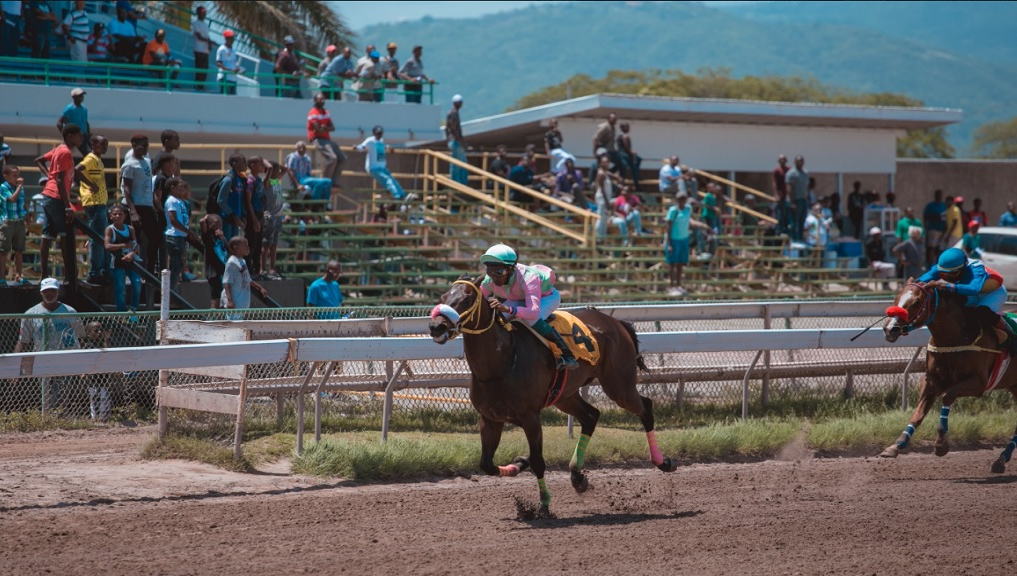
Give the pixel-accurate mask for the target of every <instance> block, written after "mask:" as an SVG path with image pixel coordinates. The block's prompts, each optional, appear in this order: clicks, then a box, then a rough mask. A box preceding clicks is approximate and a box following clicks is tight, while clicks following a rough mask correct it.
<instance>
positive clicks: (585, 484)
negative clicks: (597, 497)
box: [572, 470, 590, 494]
mask: <svg viewBox="0 0 1017 576" xmlns="http://www.w3.org/2000/svg"><path fill="white" fill-rule="evenodd" d="M572 488H574V489H575V491H576V492H578V493H579V494H582V493H583V492H586V491H587V490H589V489H590V481H589V480H588V479H587V478H586V474H583V473H582V472H580V471H578V470H573V471H572Z"/></svg>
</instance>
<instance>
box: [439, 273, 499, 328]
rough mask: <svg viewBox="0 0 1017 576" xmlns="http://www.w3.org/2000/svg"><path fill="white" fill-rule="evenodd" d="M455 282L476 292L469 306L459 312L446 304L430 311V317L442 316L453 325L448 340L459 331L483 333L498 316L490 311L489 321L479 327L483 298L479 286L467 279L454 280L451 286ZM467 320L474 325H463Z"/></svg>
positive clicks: (492, 324)
mask: <svg viewBox="0 0 1017 576" xmlns="http://www.w3.org/2000/svg"><path fill="white" fill-rule="evenodd" d="M456 284H462V285H465V286H469V287H470V289H471V290H473V292H474V293H475V294H476V298H474V300H473V304H471V305H470V307H469V308H467V309H466V310H464V311H463V312H462V313H461V314H460V313H459V312H457V311H456V309H455V308H453V307H451V306H449V305H448V304H438V305H437V306H435V307H434V310H432V311H431V317H432V318H434V317H436V316H444V317H445V318H447V319H448V320H449V321H450V322H452V324H453V327H452V335H451V336H450V337H449V339H450V340H451V339H452V338H455V337H456V336H458V335H459V334H460V333H463V334H483V333H484V332H487V331H488V330H490V329H491V327H492V326H494V321H495V319H496V318H497V317H498V314H494V313H492V314H491V322H490V323H489V324H488V325H487V326H484V327H483V328H481V327H480V321H481V320H480V316H481V314H480V307H481V306H482V305H483V303H484V299H483V298H482V297H481V296H482V295H481V293H480V288H477V286H476V285H475V284H474V283H473V282H470V281H469V280H456V281H455V282H453V283H452V285H453V286H455V285H456ZM467 322H473V324H474V327H473V328H467V327H466V326H464V324H466V323H467Z"/></svg>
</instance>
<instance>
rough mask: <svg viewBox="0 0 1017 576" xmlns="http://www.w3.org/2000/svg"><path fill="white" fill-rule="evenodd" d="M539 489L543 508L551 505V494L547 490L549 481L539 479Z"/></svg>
mask: <svg viewBox="0 0 1017 576" xmlns="http://www.w3.org/2000/svg"><path fill="white" fill-rule="evenodd" d="M537 489H539V490H540V504H541V506H550V505H551V493H550V492H549V491H548V490H547V481H546V480H544V479H543V478H537Z"/></svg>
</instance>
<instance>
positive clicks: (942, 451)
mask: <svg viewBox="0 0 1017 576" xmlns="http://www.w3.org/2000/svg"><path fill="white" fill-rule="evenodd" d="M949 452H950V445H949V444H943V445H942V446H936V456H946V455H947V453H949Z"/></svg>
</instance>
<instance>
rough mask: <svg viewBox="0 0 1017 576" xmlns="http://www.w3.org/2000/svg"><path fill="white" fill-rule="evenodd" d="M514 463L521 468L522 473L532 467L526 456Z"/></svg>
mask: <svg viewBox="0 0 1017 576" xmlns="http://www.w3.org/2000/svg"><path fill="white" fill-rule="evenodd" d="M512 463H513V464H515V465H516V466H518V467H519V471H520V472H526V470H527V469H528V468H529V467H530V459H529V458H527V457H525V456H517V457H516V459H515V460H513V461H512Z"/></svg>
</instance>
